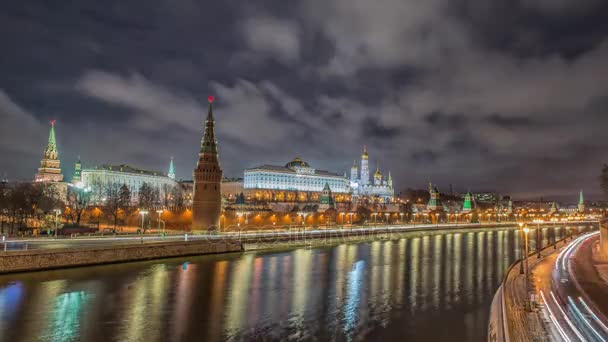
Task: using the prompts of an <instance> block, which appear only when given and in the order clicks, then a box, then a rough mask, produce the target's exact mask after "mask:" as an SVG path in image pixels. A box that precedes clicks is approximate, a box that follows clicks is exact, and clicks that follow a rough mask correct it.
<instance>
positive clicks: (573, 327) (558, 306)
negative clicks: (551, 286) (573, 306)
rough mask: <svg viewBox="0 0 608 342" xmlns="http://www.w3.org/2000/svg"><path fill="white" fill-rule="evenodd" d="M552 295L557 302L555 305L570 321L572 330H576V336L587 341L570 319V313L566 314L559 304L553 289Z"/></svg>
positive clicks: (568, 321) (567, 320)
mask: <svg viewBox="0 0 608 342" xmlns="http://www.w3.org/2000/svg"><path fill="white" fill-rule="evenodd" d="M551 297H552V298H553V301H554V302H555V305H556V306H557V308H558V309H559V311H560V312H561V313H562V315H563V316H564V319H565V320H566V323H568V325H569V326H570V329H572V331H574V333H575V334H576V336H577V337H578V338H580V339H581V341H583V342H585V341H587V340H586V339H585V338H584V337H583V335H582V334H581V332H580V331H578V329H576V327H575V326H574V323H572V321H571V320H570V318H568V315H566V313H565V312H564V310H563V309H562V307H561V306H560V305H559V302H558V301H557V299H556V298H555V295H554V294H553V291H551Z"/></svg>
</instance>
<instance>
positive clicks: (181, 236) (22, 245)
mask: <svg viewBox="0 0 608 342" xmlns="http://www.w3.org/2000/svg"><path fill="white" fill-rule="evenodd" d="M514 225H515V224H514V223H513V222H505V223H492V224H479V223H475V224H453V223H449V224H438V225H437V224H435V225H429V224H417V225H390V226H363V227H321V228H315V229H311V228H306V229H304V228H303V227H291V228H289V229H276V230H259V231H251V230H249V231H238V232H222V233H215V234H209V233H177V234H176V233H173V234H167V235H165V236H161V235H160V234H126V235H110V234H108V235H96V236H90V237H87V236H81V237H74V238H70V237H59V238H54V237H36V238H26V239H23V238H21V239H5V240H4V241H2V240H0V252H1V251H4V252H7V253H9V252H13V251H23V250H50V249H65V248H87V247H105V246H117V245H125V244H142V243H160V242H169V241H184V240H186V241H190V240H203V239H204V240H232V241H239V242H243V243H257V242H272V241H279V240H281V241H285V240H301V239H304V240H306V239H312V238H324V237H332V236H333V237H336V236H337V237H339V236H341V235H374V234H382V235H383V236H384V235H385V234H391V233H403V232H414V231H432V230H442V229H467V228H486V227H488V228H490V227H496V226H498V227H509V226H514Z"/></svg>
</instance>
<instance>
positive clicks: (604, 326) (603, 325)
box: [578, 297, 608, 332]
mask: <svg viewBox="0 0 608 342" xmlns="http://www.w3.org/2000/svg"><path fill="white" fill-rule="evenodd" d="M578 300H579V301H580V302H581V304H583V307H584V308H585V310H587V312H588V313H589V314H590V315H591V317H593V319H594V320H595V321H596V322H597V323H598V324H599V325H600V326H601V327H602V329H604V331H606V332H608V327H607V326H606V325H605V324H604V322H602V320H600V318H599V317H597V315H596V314H595V312H593V311H591V308H589V306H588V305H587V303H585V301H584V300H583V298H581V297H578Z"/></svg>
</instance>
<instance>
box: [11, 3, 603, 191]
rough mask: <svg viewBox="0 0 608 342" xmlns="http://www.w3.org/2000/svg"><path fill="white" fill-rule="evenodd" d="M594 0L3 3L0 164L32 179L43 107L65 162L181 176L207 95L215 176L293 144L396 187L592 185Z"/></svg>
mask: <svg viewBox="0 0 608 342" xmlns="http://www.w3.org/2000/svg"><path fill="white" fill-rule="evenodd" d="M606 18H608V2H607V1H603V0H499V1H490V0H468V1H467V0H424V1H421V0H376V1H371V0H305V1H285V0H276V1H213V2H211V1H200V0H129V1H85V0H80V1H41V0H39V1H27V0H23V1H2V3H1V4H0V43H1V46H2V49H1V50H0V114H1V119H2V123H1V124H0V153H1V155H2V158H1V159H0V175H1V174H6V176H8V178H9V179H32V178H33V176H34V173H35V172H36V168H37V167H38V165H39V160H40V158H41V156H42V153H43V150H44V146H45V144H46V140H47V138H48V121H49V120H50V119H52V118H55V119H57V139H58V144H59V151H60V158H61V161H62V166H63V168H64V174H65V175H66V176H67V177H71V174H72V170H73V163H74V161H75V160H76V158H77V156H78V155H80V156H81V157H82V160H83V163H84V164H85V166H93V165H96V164H101V163H114V164H122V163H128V164H131V165H134V166H139V167H142V168H148V169H155V170H163V171H166V170H167V169H168V164H169V159H170V157H171V156H174V157H175V163H176V172H177V176H178V178H184V179H191V178H192V170H193V168H194V166H195V163H196V159H197V152H198V149H199V146H200V139H201V135H202V131H203V125H204V121H203V120H204V116H205V115H206V110H207V102H206V99H207V96H208V95H214V96H215V98H216V102H215V117H216V129H217V131H216V132H217V136H218V139H219V148H220V160H221V163H222V167H223V169H224V173H225V175H226V176H229V177H237V176H238V177H242V174H243V169H244V168H246V167H252V166H257V165H260V164H280V165H282V164H284V163H286V162H287V161H289V160H290V159H292V158H293V157H294V156H296V155H299V156H301V157H302V158H303V159H305V160H307V161H308V162H309V163H310V164H311V165H312V166H313V167H316V168H319V169H326V170H330V171H336V172H344V171H348V170H350V166H351V165H352V163H353V159H359V157H360V155H361V148H362V145H363V144H366V145H367V146H368V148H369V153H370V166H371V168H372V172H373V171H374V169H375V166H376V163H377V162H379V163H380V168H381V171H383V172H386V171H389V170H390V171H392V175H393V178H394V182H395V185H396V188H397V191H400V190H404V189H405V188H407V187H413V188H425V187H426V183H427V182H428V181H429V180H431V181H433V182H435V183H437V184H438V186H439V188H440V190H443V191H447V190H448V185H449V184H453V187H454V189H455V190H458V191H465V190H469V189H470V190H497V191H500V192H502V193H505V194H513V195H515V196H516V197H517V196H519V197H532V196H540V195H544V196H546V197H551V196H564V195H568V196H571V197H572V201H576V196H577V191H578V190H579V189H584V190H585V192H586V193H587V194H588V197H592V195H593V194H599V190H598V175H599V171H600V167H601V165H602V164H603V163H604V162H608V138H607V137H608V132H607V128H608V20H606Z"/></svg>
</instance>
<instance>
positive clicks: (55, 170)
mask: <svg viewBox="0 0 608 342" xmlns="http://www.w3.org/2000/svg"><path fill="white" fill-rule="evenodd" d="M35 181H36V182H61V181H63V174H62V173H61V168H60V167H59V154H58V152H57V141H56V140H55V120H51V131H50V132H49V142H48V144H47V145H46V149H45V150H44V157H43V158H42V160H41V161H40V167H39V168H38V173H36V177H35Z"/></svg>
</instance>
